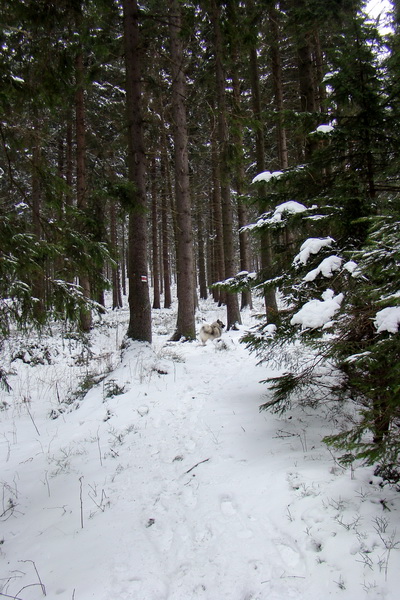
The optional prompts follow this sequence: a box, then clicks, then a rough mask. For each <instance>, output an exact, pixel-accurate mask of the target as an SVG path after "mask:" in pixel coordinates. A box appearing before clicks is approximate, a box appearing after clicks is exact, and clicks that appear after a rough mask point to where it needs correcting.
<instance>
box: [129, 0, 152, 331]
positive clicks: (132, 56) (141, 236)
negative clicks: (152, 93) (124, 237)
mask: <svg viewBox="0 0 400 600" xmlns="http://www.w3.org/2000/svg"><path fill="white" fill-rule="evenodd" d="M123 11H124V41H125V69H126V106H127V121H128V169H129V179H130V181H131V182H132V183H133V184H134V186H135V190H134V192H133V198H132V201H133V206H132V209H131V212H130V215H129V261H128V262H129V265H128V269H129V316H130V318H129V326H128V331H127V335H128V337H130V338H132V339H134V340H139V341H145V342H151V307H150V297H149V283H148V271H147V206H146V182H145V175H146V165H145V152H144V143H143V120H142V113H141V73H140V60H141V58H140V50H141V48H140V44H139V8H138V5H137V1H136V0H123Z"/></svg>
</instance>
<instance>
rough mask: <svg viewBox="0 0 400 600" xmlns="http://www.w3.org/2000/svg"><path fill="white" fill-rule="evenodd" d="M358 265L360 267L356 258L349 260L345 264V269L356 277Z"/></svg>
mask: <svg viewBox="0 0 400 600" xmlns="http://www.w3.org/2000/svg"><path fill="white" fill-rule="evenodd" d="M357 267H358V264H357V263H356V262H354V260H348V261H347V262H346V263H345V264H344V265H343V269H345V270H346V271H348V272H349V273H350V274H351V275H353V276H354V277H355V276H356V273H357V271H356V269H357Z"/></svg>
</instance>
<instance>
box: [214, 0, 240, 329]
mask: <svg viewBox="0 0 400 600" xmlns="http://www.w3.org/2000/svg"><path fill="white" fill-rule="evenodd" d="M210 17H211V23H212V27H213V33H214V54H215V75H216V90H217V106H218V141H219V163H220V173H221V206H222V231H223V240H224V264H225V277H226V278H227V277H234V276H235V275H236V268H235V248H234V238H233V210H232V201H231V195H230V173H229V135H228V123H227V107H226V92H225V74H224V67H223V43H222V34H221V28H220V19H221V11H220V9H219V6H218V5H217V2H216V0H212V1H211V14H210ZM226 307H227V321H228V322H227V329H232V328H234V327H235V326H236V325H237V324H241V317H240V310H239V303H238V298H237V294H234V293H228V294H227V295H226Z"/></svg>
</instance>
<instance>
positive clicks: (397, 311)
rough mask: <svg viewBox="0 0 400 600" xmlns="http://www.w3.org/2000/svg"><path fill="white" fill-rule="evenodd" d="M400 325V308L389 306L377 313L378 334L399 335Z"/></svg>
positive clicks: (376, 325)
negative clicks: (384, 332)
mask: <svg viewBox="0 0 400 600" xmlns="http://www.w3.org/2000/svg"><path fill="white" fill-rule="evenodd" d="M399 325H400V306H388V307H386V308H383V309H382V310H380V311H379V312H377V313H376V317H375V327H376V330H377V332H378V333H382V332H383V331H388V332H389V333H397V332H398V330H399Z"/></svg>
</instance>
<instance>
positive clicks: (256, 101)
mask: <svg viewBox="0 0 400 600" xmlns="http://www.w3.org/2000/svg"><path fill="white" fill-rule="evenodd" d="M247 8H248V10H249V11H253V10H254V8H253V3H252V2H251V1H250V0H247ZM249 58H250V60H249V68H250V81H251V96H252V106H253V114H254V117H255V121H256V132H255V146H256V163H257V173H262V172H263V171H265V151H264V129H263V119H262V114H261V93H260V77H259V72H258V58H257V48H256V46H255V45H253V46H252V47H251V48H250V57H249ZM263 187H264V186H263V185H262V184H259V185H258V190H259V192H258V198H259V208H260V212H261V213H263V212H265V210H266V209H267V206H266V202H265V192H264V190H263ZM272 263H273V259H272V240H271V235H270V233H269V232H268V231H266V232H264V233H262V235H261V269H262V270H263V272H264V273H265V275H266V277H269V276H270V274H271V270H272ZM264 301H265V312H266V315H267V321H268V322H274V321H275V320H276V319H277V312H278V308H277V304H276V291H275V289H274V288H269V289H267V290H266V291H265V293H264Z"/></svg>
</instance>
